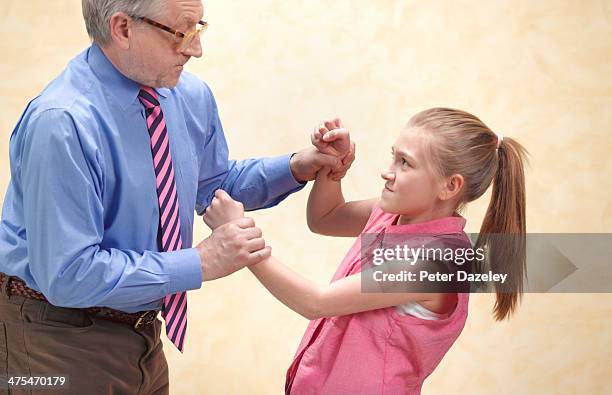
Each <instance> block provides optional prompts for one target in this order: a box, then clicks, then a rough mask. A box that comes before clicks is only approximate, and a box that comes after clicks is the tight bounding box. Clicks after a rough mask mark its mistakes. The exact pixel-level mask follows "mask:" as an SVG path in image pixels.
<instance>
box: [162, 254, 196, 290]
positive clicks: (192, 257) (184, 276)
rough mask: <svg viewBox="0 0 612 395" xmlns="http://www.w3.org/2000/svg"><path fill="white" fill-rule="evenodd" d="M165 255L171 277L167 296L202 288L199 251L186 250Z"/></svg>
mask: <svg viewBox="0 0 612 395" xmlns="http://www.w3.org/2000/svg"><path fill="white" fill-rule="evenodd" d="M164 255H165V258H166V264H167V265H168V266H167V267H168V275H169V276H170V281H169V282H168V293H167V295H172V294H175V293H177V292H183V291H189V290H192V289H199V288H201V287H202V266H201V265H200V254H198V250H197V249H195V248H186V249H183V250H178V251H172V252H167V253H164Z"/></svg>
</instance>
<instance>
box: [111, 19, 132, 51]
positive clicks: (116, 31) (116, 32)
mask: <svg viewBox="0 0 612 395" xmlns="http://www.w3.org/2000/svg"><path fill="white" fill-rule="evenodd" d="M109 24H110V39H111V41H112V42H114V43H115V45H117V46H118V47H119V48H121V49H129V48H130V35H131V34H132V28H133V26H134V24H133V21H132V18H130V17H129V16H128V15H127V14H126V13H125V12H116V13H114V14H113V15H112V16H111V18H110V21H109Z"/></svg>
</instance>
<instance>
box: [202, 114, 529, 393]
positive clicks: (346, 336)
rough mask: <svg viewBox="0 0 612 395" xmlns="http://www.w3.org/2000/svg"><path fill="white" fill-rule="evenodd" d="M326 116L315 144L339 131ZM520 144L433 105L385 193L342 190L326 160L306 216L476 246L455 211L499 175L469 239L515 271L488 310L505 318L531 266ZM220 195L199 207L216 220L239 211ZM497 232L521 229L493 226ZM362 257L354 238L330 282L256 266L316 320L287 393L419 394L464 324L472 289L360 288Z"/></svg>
mask: <svg viewBox="0 0 612 395" xmlns="http://www.w3.org/2000/svg"><path fill="white" fill-rule="evenodd" d="M327 126H328V127H327V128H325V127H323V128H321V129H320V135H317V136H315V137H316V138H315V141H314V143H315V145H317V142H319V143H320V144H321V146H324V145H325V144H323V141H324V140H326V138H324V135H325V134H327V133H330V135H331V134H334V131H328V129H332V128H333V127H332V126H335V127H337V126H339V125H338V124H327ZM327 148H329V149H332V148H331V147H327ZM338 154H339V155H341V154H342V153H341V152H338ZM525 155H526V152H525V150H524V148H523V147H522V146H521V145H520V144H519V143H518V142H517V141H516V140H514V139H512V138H508V137H505V138H502V136H499V135H497V134H495V133H494V132H492V131H491V130H490V129H489V128H488V127H487V126H485V125H484V123H483V122H482V121H480V120H479V119H478V118H476V117H475V116H473V115H471V114H468V113H466V112H463V111H459V110H453V109H446V108H433V109H430V110H426V111H423V112H421V113H418V114H416V115H415V116H414V117H412V119H411V120H410V121H409V123H408V125H407V126H406V128H405V129H404V130H403V131H402V132H401V133H400V135H399V137H398V138H397V140H396V142H395V143H394V145H393V147H392V158H393V159H392V163H391V166H390V167H389V168H388V169H387V170H386V171H384V172H383V173H382V178H383V180H384V187H383V189H382V193H381V195H380V197H379V198H375V199H370V200H362V201H353V202H345V201H344V197H343V195H342V190H341V183H340V182H339V181H335V179H336V178H338V177H337V176H334V174H332V173H330V170H329V169H322V170H321V171H320V172H319V173H318V175H317V179H316V181H315V183H314V186H313V188H312V191H311V193H310V197H309V200H308V208H307V218H308V225H309V227H310V229H311V230H312V231H313V232H316V233H319V234H323V235H329V236H359V235H360V234H362V233H374V234H379V235H380V234H400V235H402V237H404V238H410V237H411V235H421V234H425V233H427V234H435V235H443V236H444V239H445V240H452V241H453V243H454V245H455V246H457V245H463V246H465V247H466V248H472V246H471V243H470V241H469V239H468V237H467V235H466V234H465V233H464V231H463V228H464V225H465V222H466V220H465V219H464V218H463V217H462V216H461V215H459V214H458V212H459V211H460V210H461V209H462V208H463V207H464V206H465V204H466V203H468V202H471V201H473V200H475V199H477V198H479V197H480V196H482V195H483V194H484V193H485V191H486V190H487V189H488V187H489V185H491V184H492V185H493V190H492V196H491V202H490V204H489V208H488V209H487V213H486V216H485V219H484V222H483V224H482V226H481V230H480V237H479V239H478V241H477V242H476V245H475V246H474V248H479V247H486V248H487V249H488V254H489V255H488V257H489V260H490V263H491V267H492V268H498V269H503V271H504V272H506V273H508V274H509V275H508V279H507V281H506V285H505V288H504V289H503V292H501V289H498V292H497V299H496V303H495V306H494V310H493V314H494V316H495V318H496V319H497V320H502V319H504V318H507V317H509V316H510V315H511V314H512V313H513V312H514V310H515V309H516V307H517V304H518V298H519V297H520V295H521V292H522V279H523V274H524V271H525V245H524V235H525V181H524V173H523V161H524V159H525ZM216 196H217V197H216V198H215V200H214V201H213V203H212V205H211V207H210V208H209V209H208V210H207V213H206V214H205V217H204V220H205V222H206V223H207V224H208V225H209V226H210V227H211V228H213V229H214V228H215V227H217V226H219V225H221V224H223V223H225V222H227V221H230V220H233V219H236V218H239V217H241V216H242V215H243V211H242V206H241V205H240V204H239V203H236V202H234V201H233V200H231V198H230V197H229V196H228V195H227V194H226V193H224V192H222V191H218V193H217V194H216ZM496 233H497V234H499V233H504V234H507V233H510V234H514V235H515V236H516V235H518V237H514V238H511V239H510V240H511V241H510V242H508V241H503V239H500V238H493V237H489V234H496ZM508 251H513V253H512V254H507V253H506V252H508ZM361 263H362V262H361V238H357V240H356V241H355V243H354V245H353V246H352V247H351V249H350V250H349V252H348V253H347V255H346V256H345V258H344V259H343V261H342V263H341V264H340V266H339V267H338V270H337V272H336V274H335V275H334V277H333V279H332V282H331V284H329V285H327V286H320V285H317V284H314V283H312V282H310V281H308V280H305V279H304V278H302V277H301V276H299V275H298V274H296V273H295V272H293V271H291V270H290V269H289V268H287V267H286V266H284V265H283V264H281V263H280V262H278V261H277V260H276V259H274V258H273V257H270V258H269V259H267V260H265V261H263V262H261V263H259V264H257V265H254V266H251V267H250V269H251V271H252V272H253V273H254V274H255V276H256V277H257V278H258V279H259V281H260V282H261V283H262V284H263V285H264V286H265V287H266V288H267V289H268V290H269V291H270V292H271V293H272V294H273V295H274V296H275V297H276V298H277V299H279V300H280V301H281V302H283V303H284V304H285V305H287V306H288V307H289V308H291V309H292V310H294V311H296V312H297V313H299V314H301V315H303V316H304V317H306V318H308V319H310V320H312V321H310V324H309V325H308V328H307V330H306V333H305V334H304V337H303V339H302V342H301V344H300V346H299V348H298V350H297V353H296V355H295V358H294V360H293V363H292V364H291V366H290V367H289V370H288V371H287V381H286V388H285V389H286V393H291V394H333V395H337V394H418V393H420V390H421V386H422V384H423V381H424V380H425V378H426V377H427V376H429V375H430V374H431V373H432V371H433V370H434V369H435V367H436V366H437V365H438V364H439V362H440V360H441V359H442V357H443V356H444V355H445V354H446V352H447V351H448V350H449V348H450V347H451V346H452V344H453V343H454V341H455V340H456V339H457V337H458V336H459V334H460V333H461V331H462V330H463V327H464V324H465V320H466V318H467V310H468V294H467V293H407V292H402V293H365V292H362V288H361V284H362V283H361V278H360V272H361V269H362V265H361Z"/></svg>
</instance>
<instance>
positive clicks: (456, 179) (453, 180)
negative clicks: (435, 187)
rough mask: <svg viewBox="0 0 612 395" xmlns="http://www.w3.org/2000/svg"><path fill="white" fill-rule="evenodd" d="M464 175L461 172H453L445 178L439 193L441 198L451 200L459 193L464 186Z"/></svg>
mask: <svg viewBox="0 0 612 395" xmlns="http://www.w3.org/2000/svg"><path fill="white" fill-rule="evenodd" d="M463 183H464V180H463V176H462V175H461V174H453V175H452V176H450V177H447V178H446V179H445V180H444V184H443V185H442V190H441V191H440V193H439V194H438V198H439V199H440V200H449V199H451V198H453V197H455V196H457V195H458V194H459V192H461V189H462V188H463Z"/></svg>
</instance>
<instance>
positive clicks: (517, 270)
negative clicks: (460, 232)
mask: <svg viewBox="0 0 612 395" xmlns="http://www.w3.org/2000/svg"><path fill="white" fill-rule="evenodd" d="M408 127H412V128H417V129H420V130H422V131H423V132H425V133H427V134H429V135H430V137H431V138H430V139H429V140H430V144H428V149H429V157H430V158H431V160H432V165H433V168H434V170H435V171H436V172H437V173H438V174H439V175H440V176H442V177H450V176H451V175H453V174H460V175H462V176H463V178H464V187H463V188H462V191H461V192H460V201H459V204H458V207H457V209H458V210H461V209H462V208H463V207H464V206H465V204H467V203H468V202H471V201H473V200H476V199H478V198H479V197H480V196H482V195H483V194H484V193H485V192H486V190H487V189H488V188H489V185H491V184H493V190H492V195H491V201H490V203H489V207H488V208H487V212H486V215H485V218H484V221H483V223H482V226H481V228H480V234H479V236H478V240H477V241H476V245H475V247H474V248H485V249H486V250H487V251H488V255H487V257H488V263H489V265H490V268H491V270H493V272H499V273H508V276H507V278H506V282H505V284H503V285H496V294H497V295H496V301H495V306H494V308H493V314H494V316H495V319H496V320H498V321H500V320H503V319H504V318H508V317H509V316H510V315H511V314H512V313H513V312H514V311H515V310H516V308H517V306H518V303H519V298H520V297H521V296H522V292H523V279H524V276H525V274H526V246H525V231H526V227H525V174H524V165H523V163H524V162H525V161H526V159H527V158H526V157H527V151H526V150H525V148H524V147H523V146H522V145H521V144H519V143H518V142H517V141H516V140H514V139H512V138H510V137H505V136H504V137H503V139H502V137H501V136H498V135H497V134H496V133H494V132H493V131H491V129H489V128H488V127H487V126H486V125H485V124H484V123H483V122H482V121H481V120H480V119H478V118H477V117H475V116H474V115H472V114H469V113H467V112H464V111H461V110H454V109H450V108H432V109H429V110H425V111H422V112H420V113H418V114H416V115H415V116H413V117H412V118H411V119H410V121H409V122H408ZM498 143H499V145H498ZM496 284H499V283H496Z"/></svg>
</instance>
